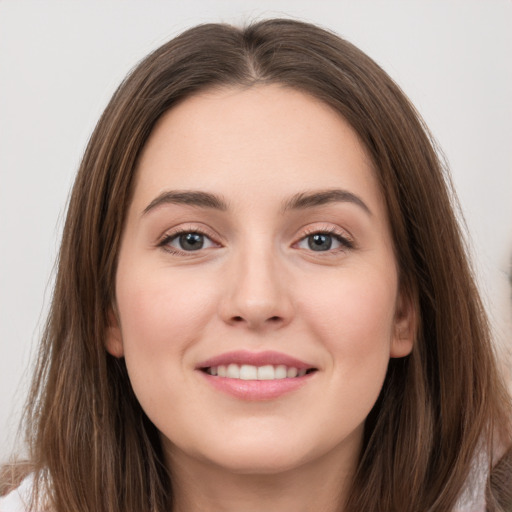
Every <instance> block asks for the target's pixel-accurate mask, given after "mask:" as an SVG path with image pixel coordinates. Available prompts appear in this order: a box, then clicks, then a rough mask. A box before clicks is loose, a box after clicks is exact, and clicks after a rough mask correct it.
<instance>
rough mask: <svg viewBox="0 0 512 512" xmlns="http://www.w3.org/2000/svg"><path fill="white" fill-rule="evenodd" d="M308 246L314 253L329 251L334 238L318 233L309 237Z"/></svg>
mask: <svg viewBox="0 0 512 512" xmlns="http://www.w3.org/2000/svg"><path fill="white" fill-rule="evenodd" d="M308 245H309V248H310V249H311V250H313V251H328V250H329V249H330V248H331V245H332V238H331V236H330V235H325V234H323V233H317V234H316V235H311V236H310V237H308Z"/></svg>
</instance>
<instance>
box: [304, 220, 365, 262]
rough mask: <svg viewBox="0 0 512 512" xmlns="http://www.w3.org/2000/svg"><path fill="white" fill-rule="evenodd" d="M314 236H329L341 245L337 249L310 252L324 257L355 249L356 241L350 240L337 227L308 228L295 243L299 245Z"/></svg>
mask: <svg viewBox="0 0 512 512" xmlns="http://www.w3.org/2000/svg"><path fill="white" fill-rule="evenodd" d="M313 235H328V236H330V237H332V238H334V239H335V240H336V241H337V242H339V244H340V247H338V248H335V249H329V250H327V251H314V250H312V249H311V250H310V252H312V253H316V254H318V255H319V256H322V253H323V255H326V256H327V255H332V254H333V253H334V254H336V253H338V252H345V251H348V250H351V249H354V248H355V244H354V241H353V240H352V239H351V238H349V237H348V236H347V235H345V234H341V233H340V231H339V229H337V228H335V227H328V228H318V227H310V228H306V229H305V232H304V233H303V234H302V236H301V238H300V240H298V241H297V242H295V243H294V245H297V244H299V243H301V242H304V241H306V240H307V239H308V238H309V237H310V236H313Z"/></svg>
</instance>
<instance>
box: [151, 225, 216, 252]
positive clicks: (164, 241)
mask: <svg viewBox="0 0 512 512" xmlns="http://www.w3.org/2000/svg"><path fill="white" fill-rule="evenodd" d="M187 233H198V234H200V235H203V236H204V237H206V238H208V239H209V240H210V241H211V242H212V244H213V245H215V246H217V247H222V246H223V244H222V242H220V241H219V238H220V237H219V236H218V235H217V234H216V233H214V232H213V231H212V230H211V229H209V228H207V227H206V226H204V225H202V224H196V223H186V224H180V225H179V226H175V227H173V228H170V229H168V230H166V231H165V232H164V233H163V234H162V235H161V236H159V237H158V239H157V241H156V243H155V246H156V247H160V248H162V249H164V250H166V251H167V252H171V253H175V254H186V255H191V254H193V253H195V252H196V251H183V250H180V249H178V248H176V247H172V249H171V246H169V245H168V244H169V242H170V241H171V240H174V239H176V238H177V237H179V236H180V235H183V234H187ZM205 249H208V248H205ZM201 252H203V249H198V250H197V253H201Z"/></svg>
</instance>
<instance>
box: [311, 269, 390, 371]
mask: <svg viewBox="0 0 512 512" xmlns="http://www.w3.org/2000/svg"><path fill="white" fill-rule="evenodd" d="M307 295H308V299H306V298H305V296H304V295H303V297H304V298H303V300H302V306H303V314H304V316H306V317H307V321H308V324H309V326H310V328H312V329H313V330H314V331H315V338H316V339H318V340H322V343H323V344H324V345H325V346H326V347H327V348H328V351H329V353H330V354H331V357H332V364H334V365H340V364H341V365H343V366H344V367H345V368H346V369H347V371H348V369H350V368H354V369H357V368H360V366H361V365H362V364H364V365H365V367H367V368H368V367H369V366H371V365H376V368H375V369H377V367H378V368H379V369H381V368H382V367H383V366H384V367H387V363H388V359H389V351H390V347H391V341H392V338H393V333H394V318H395V305H396V296H397V279H396V275H395V273H394V272H388V273H387V274H386V273H383V272H381V271H378V269H375V270H372V269H365V268H363V269H362V270H361V271H354V270H353V269H347V271H346V272H345V271H342V272H341V273H340V275H337V276H334V277H332V276H331V277H330V278H329V279H326V280H316V281H315V284H314V287H311V286H308V290H307Z"/></svg>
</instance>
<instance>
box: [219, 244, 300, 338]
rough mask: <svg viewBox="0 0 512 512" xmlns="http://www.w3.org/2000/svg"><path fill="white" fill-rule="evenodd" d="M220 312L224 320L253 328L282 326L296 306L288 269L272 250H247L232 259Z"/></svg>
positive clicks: (226, 276) (289, 318) (261, 328)
mask: <svg viewBox="0 0 512 512" xmlns="http://www.w3.org/2000/svg"><path fill="white" fill-rule="evenodd" d="M224 283H225V288H224V297H223V299H222V300H221V301H220V315H221V317H222V319H223V321H224V322H226V323H228V324H230V325H234V326H240V327H245V328H247V329H250V330H254V331H258V330H268V329H279V328H282V327H284V326H285V325H287V324H288V323H290V321H291V319H292V317H293V313H294V308H293V302H292V299H291V296H292V289H291V286H290V282H289V280H287V278H286V272H285V269H283V268H282V264H281V263H280V262H279V260H278V258H277V257H276V256H275V255H274V254H272V253H271V251H262V250H259V251H249V250H248V251H246V252H245V253H244V254H241V255H240V256H239V257H237V258H235V261H231V262H230V266H229V270H227V273H226V275H225V281H224Z"/></svg>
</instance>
